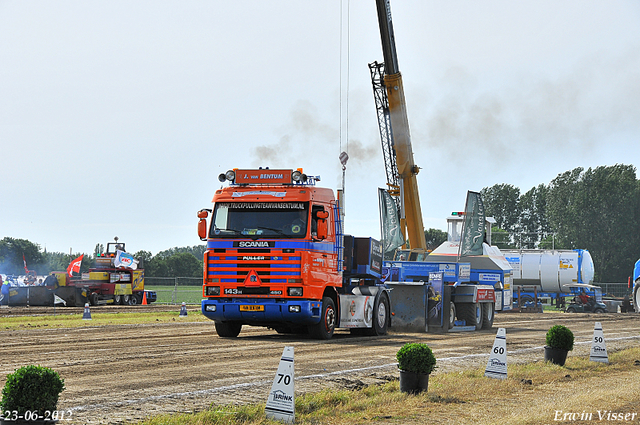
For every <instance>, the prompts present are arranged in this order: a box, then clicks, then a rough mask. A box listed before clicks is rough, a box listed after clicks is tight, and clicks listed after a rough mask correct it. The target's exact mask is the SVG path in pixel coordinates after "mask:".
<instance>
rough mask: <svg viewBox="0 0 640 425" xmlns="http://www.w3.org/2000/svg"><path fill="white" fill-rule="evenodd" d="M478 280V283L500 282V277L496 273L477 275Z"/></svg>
mask: <svg viewBox="0 0 640 425" xmlns="http://www.w3.org/2000/svg"><path fill="white" fill-rule="evenodd" d="M478 280H479V281H480V282H500V275H499V274H498V273H479V274H478Z"/></svg>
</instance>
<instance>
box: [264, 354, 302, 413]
mask: <svg viewBox="0 0 640 425" xmlns="http://www.w3.org/2000/svg"><path fill="white" fill-rule="evenodd" d="M293 393H294V386H293V347H284V351H283V352H282V357H281V358H280V365H278V372H277V373H276V376H275V378H274V379H273V385H272V386H271V392H270V393H269V398H268V399H267V405H266V406H265V408H264V413H265V415H266V416H267V418H269V419H275V420H278V421H283V422H286V423H293V422H294V421H295V418H296V412H295V410H296V409H295V400H294V397H293Z"/></svg>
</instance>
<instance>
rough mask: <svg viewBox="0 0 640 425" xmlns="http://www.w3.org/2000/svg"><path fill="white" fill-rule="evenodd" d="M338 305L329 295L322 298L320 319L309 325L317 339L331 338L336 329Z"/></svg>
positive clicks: (311, 332) (310, 332)
mask: <svg viewBox="0 0 640 425" xmlns="http://www.w3.org/2000/svg"><path fill="white" fill-rule="evenodd" d="M336 314H337V313H336V305H335V303H334V302H333V300H332V299H331V298H329V297H324V298H322V313H321V314H320V321H319V322H318V323H317V324H315V325H311V326H309V334H310V335H311V336H312V337H313V338H315V339H324V340H326V339H331V337H332V336H333V332H334V331H335V329H336Z"/></svg>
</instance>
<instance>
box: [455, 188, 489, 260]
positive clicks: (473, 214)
mask: <svg viewBox="0 0 640 425" xmlns="http://www.w3.org/2000/svg"><path fill="white" fill-rule="evenodd" d="M464 213H465V214H464V222H463V226H462V239H461V242H460V256H461V257H464V256H467V255H482V242H483V240H484V222H485V214H484V204H483V203H482V197H481V196H480V193H478V192H471V191H468V192H467V202H466V207H465V210H464Z"/></svg>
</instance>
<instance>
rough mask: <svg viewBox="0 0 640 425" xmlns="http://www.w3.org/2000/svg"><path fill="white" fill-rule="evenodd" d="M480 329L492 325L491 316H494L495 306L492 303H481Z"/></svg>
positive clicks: (489, 327)
mask: <svg viewBox="0 0 640 425" xmlns="http://www.w3.org/2000/svg"><path fill="white" fill-rule="evenodd" d="M480 305H481V306H482V329H491V328H492V327H493V317H494V316H495V307H494V305H493V303H482V304H480Z"/></svg>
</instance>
